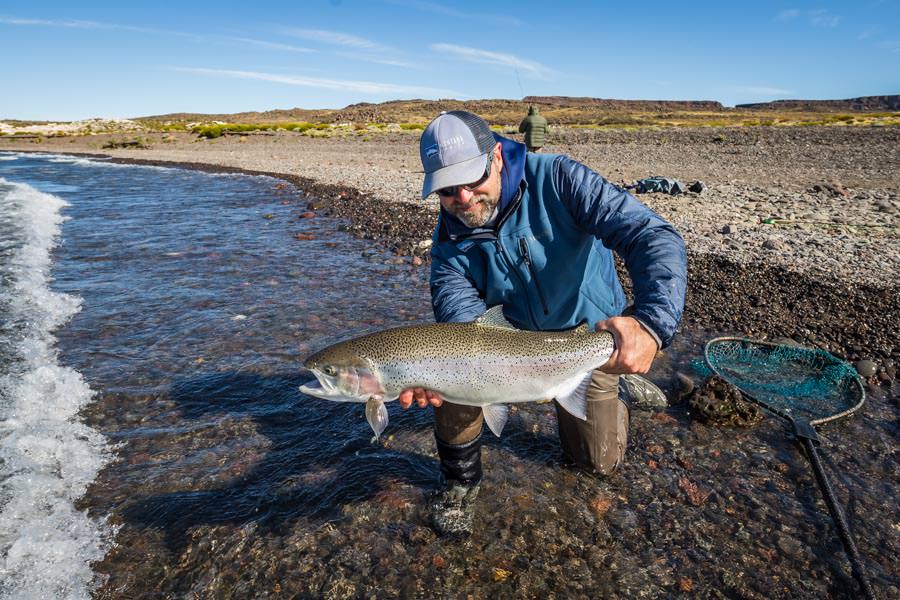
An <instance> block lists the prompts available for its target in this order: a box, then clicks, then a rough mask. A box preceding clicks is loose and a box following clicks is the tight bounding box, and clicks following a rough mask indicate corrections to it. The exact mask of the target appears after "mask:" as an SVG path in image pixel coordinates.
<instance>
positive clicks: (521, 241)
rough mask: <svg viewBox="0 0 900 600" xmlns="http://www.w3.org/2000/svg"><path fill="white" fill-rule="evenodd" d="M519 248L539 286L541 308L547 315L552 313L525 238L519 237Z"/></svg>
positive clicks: (534, 280)
mask: <svg viewBox="0 0 900 600" xmlns="http://www.w3.org/2000/svg"><path fill="white" fill-rule="evenodd" d="M519 250H520V251H521V252H522V259H523V260H524V261H525V266H527V267H528V272H529V273H531V280H532V281H533V282H534V285H535V287H536V288H537V293H538V298H539V299H540V301H541V308H543V309H544V316H545V317H546V316H547V315H549V314H550V309H549V308H547V301H546V300H544V290H543V289H541V282H540V280H539V279H538V277H537V272H536V271H535V270H534V264H533V263H532V262H531V256H530V255H529V254H528V244H527V243H525V238H519Z"/></svg>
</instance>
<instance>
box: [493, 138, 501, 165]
mask: <svg viewBox="0 0 900 600" xmlns="http://www.w3.org/2000/svg"><path fill="white" fill-rule="evenodd" d="M502 147H503V146H502V144H500V142H497V145H496V146H494V164H496V165H497V170H499V171H503V150H502V149H501V148H502Z"/></svg>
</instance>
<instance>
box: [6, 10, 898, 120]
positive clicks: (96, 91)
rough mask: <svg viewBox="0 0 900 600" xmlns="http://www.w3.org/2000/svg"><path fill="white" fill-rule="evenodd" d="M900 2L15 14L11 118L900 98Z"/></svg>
mask: <svg viewBox="0 0 900 600" xmlns="http://www.w3.org/2000/svg"><path fill="white" fill-rule="evenodd" d="M898 24H900V0H856V1H847V2H839V1H836V0H823V1H818V2H815V1H813V2H806V1H792V0H785V1H784V2H770V1H767V0H762V1H759V2H749V3H735V2H721V1H720V2H694V3H690V2H688V3H685V2H675V1H671V0H670V1H667V2H657V1H653V0H648V1H644V2H640V1H628V0H625V1H619V2H568V1H565V0H557V1H555V2H553V1H542V2H536V1H530V0H517V1H513V0H495V1H493V2H465V1H454V2H451V1H450V0H305V1H304V0H292V1H290V2H287V1H284V2H281V1H272V2H269V1H266V0H257V1H255V2H254V1H252V0H251V1H247V0H244V1H242V2H232V1H230V0H221V1H217V2H211V1H200V2H191V1H189V0H183V1H182V2H168V1H165V0H160V1H157V2H140V1H133V2H129V1H127V0H116V2H97V1H92V0H83V1H81V2H72V1H71V0H68V1H66V2H55V1H47V2H43V1H40V0H0V119H3V118H6V119H35V120H54V119H55V120H73V119H83V118H89V117H136V116H147V115H158V114H165V113H171V112H201V113H232V112H240V111H263V110H269V109H275V108H293V107H300V108H340V107H343V106H346V105H348V104H353V103H356V102H381V101H384V100H393V99H408V98H432V99H434V98H457V99H461V100H465V99H474V98H513V99H518V98H522V97H523V96H526V95H562V96H594V97H601V98H625V99H649V100H658V99H662V100H718V101H720V102H722V103H723V104H725V105H726V106H732V105H734V104H738V103H746V102H764V101H769V100H775V99H784V98H803V99H830V98H852V97H856V96H872V95H882V94H897V93H900V30H898Z"/></svg>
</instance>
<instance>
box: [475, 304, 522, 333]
mask: <svg viewBox="0 0 900 600" xmlns="http://www.w3.org/2000/svg"><path fill="white" fill-rule="evenodd" d="M475 322H476V323H477V324H479V325H481V326H482V327H498V328H500V329H516V326H515V325H513V324H512V323H510V322H509V321H507V320H506V317H504V316H503V305H502V304H498V305H497V306H494V307H492V308H489V309H488V311H487V312H486V313H484V314H483V315H481V316H480V317H478V318H477V319H475Z"/></svg>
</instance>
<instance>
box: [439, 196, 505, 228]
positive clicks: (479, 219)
mask: <svg viewBox="0 0 900 600" xmlns="http://www.w3.org/2000/svg"><path fill="white" fill-rule="evenodd" d="M499 203H500V197H499V194H498V197H497V198H491V197H490V196H489V195H488V194H479V195H478V196H475V197H474V198H472V204H473V207H472V210H469V211H464V210H462V209H461V208H460V207H459V206H453V207H452V208H451V209H450V214H452V215H453V216H454V217H456V218H457V219H459V220H460V221H462V222H463V223H464V224H465V226H466V227H469V228H472V229H474V228H475V227H483V226H484V225H485V224H486V223H487V222H488V221H490V220H491V217H493V216H494V210H495V209H496V208H497V204H499Z"/></svg>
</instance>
